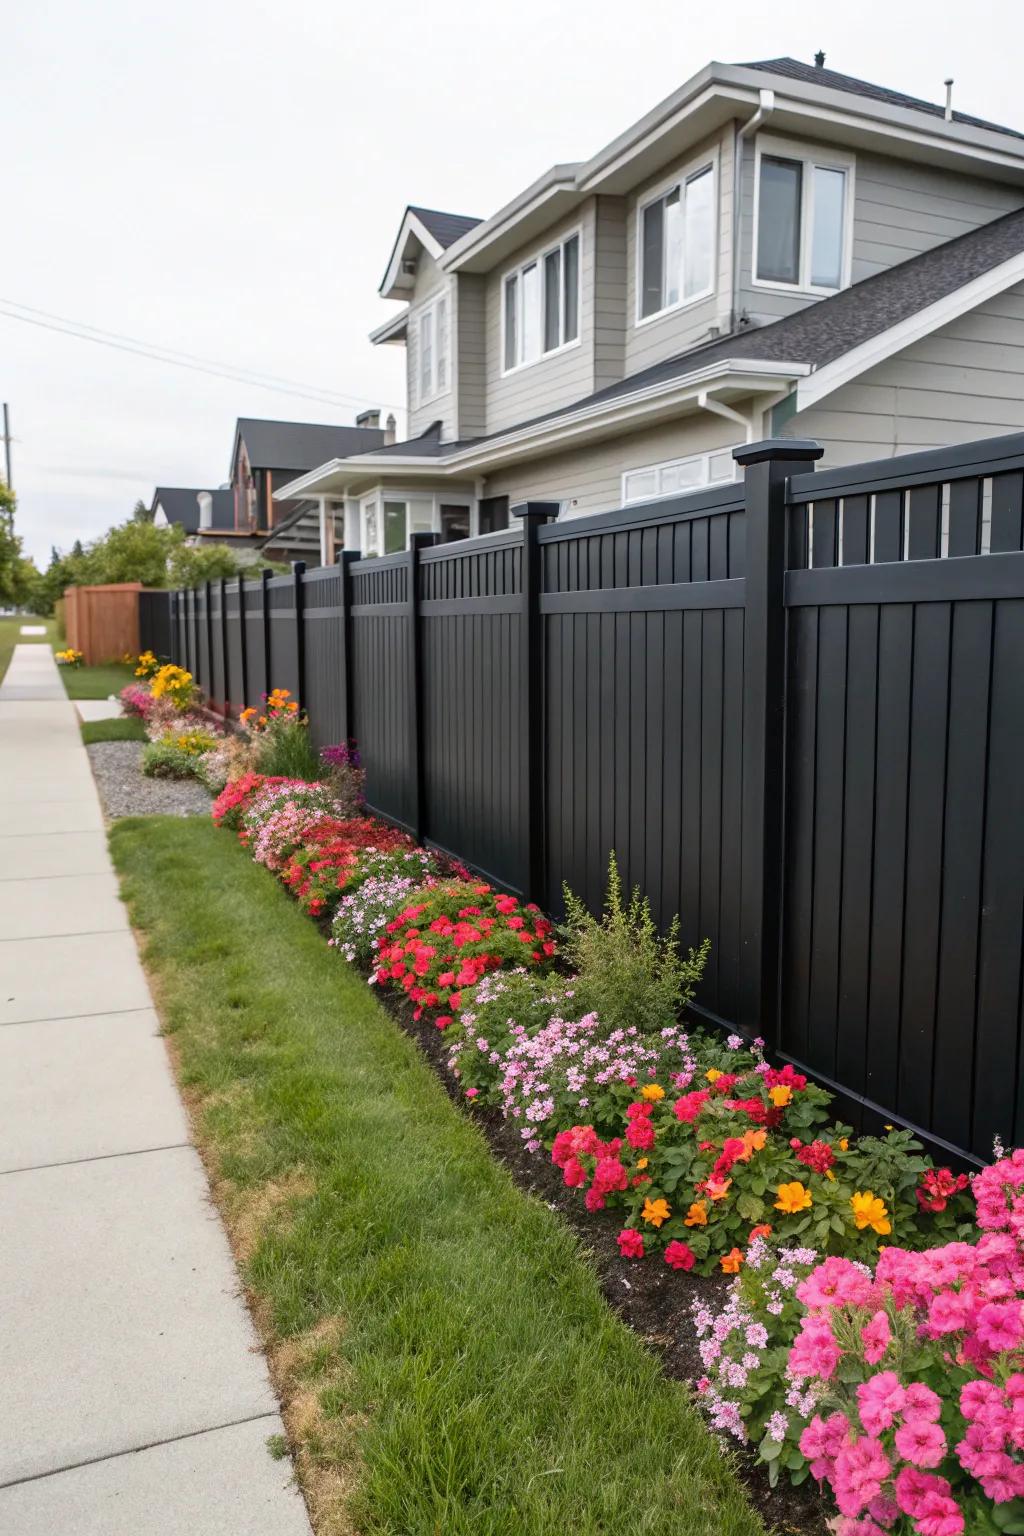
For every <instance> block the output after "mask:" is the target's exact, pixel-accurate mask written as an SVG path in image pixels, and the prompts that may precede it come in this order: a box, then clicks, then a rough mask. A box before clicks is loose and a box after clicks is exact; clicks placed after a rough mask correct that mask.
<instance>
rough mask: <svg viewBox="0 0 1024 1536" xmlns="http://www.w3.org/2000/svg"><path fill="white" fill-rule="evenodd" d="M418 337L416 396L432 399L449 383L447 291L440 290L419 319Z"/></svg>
mask: <svg viewBox="0 0 1024 1536" xmlns="http://www.w3.org/2000/svg"><path fill="white" fill-rule="evenodd" d="M417 323H418V332H417V335H418V340H419V400H420V403H421V404H422V403H423V402H424V401H426V400H433V399H434V397H435V395H443V394H446V393H447V391H448V389H449V387H450V379H449V358H450V355H451V330H450V326H449V324H448V295H447V294H446V293H442V294H440V295H439V296H438V297H437V298H436V299H434V300H433V301H432V303H430V304H429V305H428V306H427V307H426V308H425V309H422V310H421V311H420V314H419V320H418V322H417Z"/></svg>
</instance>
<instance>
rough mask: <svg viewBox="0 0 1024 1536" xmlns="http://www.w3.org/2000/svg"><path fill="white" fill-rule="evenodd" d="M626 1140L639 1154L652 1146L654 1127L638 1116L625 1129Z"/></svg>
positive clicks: (647, 1120) (644, 1117)
mask: <svg viewBox="0 0 1024 1536" xmlns="http://www.w3.org/2000/svg"><path fill="white" fill-rule="evenodd" d="M626 1140H627V1141H628V1142H629V1144H630V1146H631V1147H636V1148H637V1150H638V1151H641V1152H642V1151H645V1150H646V1149H647V1148H648V1147H653V1146H654V1126H653V1125H652V1124H651V1122H650V1120H649V1118H648V1117H647V1116H646V1115H638V1116H637V1118H636V1119H635V1120H631V1121H630V1122H629V1125H628V1126H627V1128H626ZM741 1145H742V1143H741Z"/></svg>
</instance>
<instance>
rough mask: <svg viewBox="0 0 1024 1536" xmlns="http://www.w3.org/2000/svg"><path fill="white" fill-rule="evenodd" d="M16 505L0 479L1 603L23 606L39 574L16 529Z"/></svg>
mask: <svg viewBox="0 0 1024 1536" xmlns="http://www.w3.org/2000/svg"><path fill="white" fill-rule="evenodd" d="M16 506H17V502H16V501H15V497H14V492H13V491H12V490H10V488H9V487H8V486H6V485H4V484H3V482H2V481H0V603H3V604H10V605H12V606H13V607H21V605H22V604H23V603H27V602H28V601H29V598H30V597H31V596H32V589H33V585H34V583H35V581H36V580H37V579H38V576H39V573H38V571H37V570H36V568H35V566H34V565H33V563H32V561H31V560H29V559H28V558H27V557H26V555H25V554H24V553H23V552H22V547H21V539H20V538H19V537H18V535H17V533H15V531H14V511H15V507H16Z"/></svg>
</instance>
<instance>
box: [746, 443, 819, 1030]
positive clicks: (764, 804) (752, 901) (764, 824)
mask: <svg viewBox="0 0 1024 1536" xmlns="http://www.w3.org/2000/svg"><path fill="white" fill-rule="evenodd" d="M824 451H825V450H824V449H823V448H822V447H821V446H820V444H818V443H815V442H811V441H809V440H807V439H802V438H766V439H764V441H762V442H760V443H748V444H747V445H746V446H745V447H742V448H735V449H734V450H733V458H734V459H735V460H736V462H737V463H738V464H742V465H743V466H744V469H745V471H746V478H745V483H744V497H745V501H746V584H745V603H744V607H745V612H744V615H743V621H744V623H743V795H742V813H741V817H742V820H741V829H742V831H741V836H742V844H741V845H742V850H743V852H742V862H741V872H740V934H741V938H740V996H741V1004H740V1017H739V1020H738V1023H739V1025H740V1027H741V1028H742V1029H745V1030H746V1031H747V1032H748V1033H750V1034H753V1035H757V1034H760V1035H762V1036H763V1037H764V1038H765V1040H766V1041H767V1042H768V1044H769V1046H771V1045H774V1044H775V1041H776V1038H777V1033H778V1008H779V969H780V959H781V956H780V952H779V950H780V941H781V935H782V914H781V907H782V830H783V791H784V767H785V704H786V609H785V584H786V548H787V538H786V533H787V529H786V522H787V516H786V482H787V480H788V479H789V476H790V475H794V474H799V473H800V472H801V471H802V470H807V469H808V468H813V466H814V461H815V460H816V459H820V458H821V456H822V454H823V453H824Z"/></svg>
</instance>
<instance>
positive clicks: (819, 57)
mask: <svg viewBox="0 0 1024 1536" xmlns="http://www.w3.org/2000/svg"><path fill="white" fill-rule="evenodd" d="M814 67H815V69H824V68H825V55H824V54H823V53H822V51H821V49H820V48H819V49H818V51H817V53H816V54H815V55H814Z"/></svg>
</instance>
